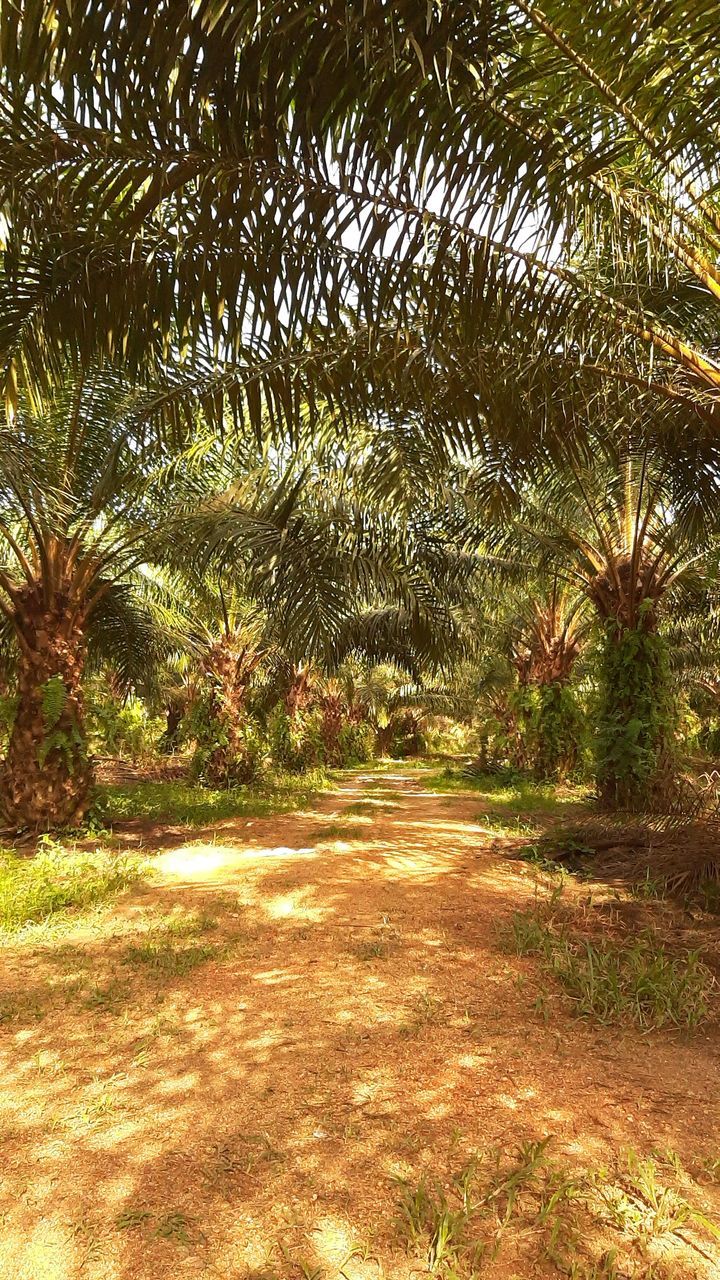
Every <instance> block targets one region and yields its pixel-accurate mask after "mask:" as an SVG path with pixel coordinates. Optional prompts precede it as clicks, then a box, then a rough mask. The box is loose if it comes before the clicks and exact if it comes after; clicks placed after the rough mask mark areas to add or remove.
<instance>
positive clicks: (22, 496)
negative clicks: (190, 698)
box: [0, 364, 302, 828]
mask: <svg viewBox="0 0 720 1280" xmlns="http://www.w3.org/2000/svg"><path fill="white" fill-rule="evenodd" d="M172 394H173V391H172V388H171V386H170V385H169V384H168V385H165V386H162V387H157V386H156V387H151V388H149V389H148V388H144V389H142V388H138V387H134V386H133V385H132V384H129V383H128V382H127V380H126V379H125V377H124V376H123V374H122V373H121V372H119V371H118V370H116V369H114V368H113V367H112V366H109V365H107V364H106V365H103V366H99V367H96V368H94V369H93V370H91V371H90V372H89V373H88V374H85V373H72V372H69V373H68V374H67V376H66V378H65V380H64V381H63V382H62V383H61V384H60V385H59V386H58V387H57V389H56V390H55V392H54V394H53V396H52V398H51V399H50V400H49V401H45V402H43V404H42V405H40V406H39V407H37V408H33V407H32V406H31V405H30V404H29V403H28V404H25V403H21V407H20V411H19V413H18V415H17V417H16V420H15V423H14V426H13V427H12V429H11V428H10V427H7V428H6V429H5V431H4V432H3V438H2V445H3V447H2V451H1V452H2V461H1V462H0V546H1V547H2V558H1V559H0V614H2V617H3V619H4V633H5V637H6V640H7V642H8V643H9V644H10V646H11V648H12V649H13V658H14V667H15V676H16V683H17V692H18V699H17V709H16V713H15V718H14V722H13V726H12V731H11V735H10V741H9V745H8V750H7V754H6V757H5V760H4V762H3V765H2V775H1V778H0V783H1V785H2V809H3V812H4V817H5V820H6V821H7V822H8V823H10V824H12V825H14V826H30V827H35V828H39V827H51V826H58V825H67V824H69V823H74V822H76V821H78V820H79V819H80V818H81V816H82V814H83V812H84V810H85V808H86V806H87V802H88V795H89V787H90V782H91V776H92V770H91V764H90V761H89V760H88V758H87V749H86V738H85V731H84V720H83V695H82V678H83V673H84V671H85V668H86V665H87V661H88V656H90V658H91V659H92V656H93V650H95V649H100V650H101V651H102V652H104V654H105V655H106V656H107V657H109V658H110V659H112V660H113V662H114V665H115V667H116V669H118V670H119V671H120V673H121V674H123V672H124V673H125V675H126V676H128V675H129V673H130V672H129V664H130V663H131V652H132V649H133V646H134V647H135V649H137V647H138V646H140V647H143V645H141V641H142V640H143V637H144V652H145V656H146V659H147V662H148V663H150V662H151V661H152V659H153V656H154V655H155V654H156V653H157V651H158V650H161V649H162V648H164V649H165V650H167V649H168V648H171V647H172V646H173V645H176V646H177V645H178V644H179V642H180V641H179V639H178V634H180V635H181V636H182V637H183V641H182V642H183V643H188V642H190V641H191V640H192V634H191V633H192V627H191V625H190V624H191V623H192V618H191V617H189V616H188V613H187V610H186V609H185V608H184V602H183V601H182V600H181V599H179V597H177V596H176V595H174V593H173V592H172V590H170V589H169V588H168V587H167V586H166V587H163V580H162V578H160V577H158V576H157V574H156V572H155V571H154V570H155V568H156V567H157V566H160V565H167V566H169V567H170V568H172V567H173V565H175V566H177V564H178V563H182V564H184V565H187V564H188V563H189V562H190V561H191V560H192V557H193V555H195V556H198V557H199V556H201V555H205V554H207V553H208V549H210V550H211V551H212V552H213V553H216V552H218V549H219V548H220V547H223V548H225V552H226V553H229V549H230V548H232V549H233V550H234V553H235V554H236V555H239V556H240V555H241V556H242V557H243V558H244V563H245V564H246V565H247V566H248V570H249V571H250V570H251V569H252V570H254V571H255V573H256V574H257V576H258V580H262V581H264V582H266V581H267V579H268V572H269V571H268V564H269V562H270V561H271V560H272V559H273V556H275V561H274V563H275V566H276V567H277V562H278V558H277V555H276V552H277V549H278V547H279V546H281V545H282V542H283V538H284V534H285V532H287V528H288V521H289V520H290V517H291V515H292V513H293V511H294V507H295V502H296V498H297V494H298V485H297V479H296V477H294V478H293V479H292V481H291V482H290V483H289V484H283V482H282V480H281V481H280V482H279V483H277V484H275V486H274V487H273V479H275V477H270V478H269V477H268V470H267V467H266V466H265V465H264V463H263V460H262V456H260V457H259V458H258V457H257V449H256V446H255V445H254V444H253V445H252V446H247V447H246V449H245V455H244V458H245V468H244V471H243V472H242V473H241V474H238V473H237V471H234V472H233V476H232V482H231V483H230V482H229V481H228V471H227V466H226V462H225V458H224V451H223V444H222V441H221V440H218V439H217V438H216V437H215V436H214V435H213V434H212V433H211V432H207V433H206V440H205V443H204V445H203V444H201V441H200V439H199V434H200V430H201V428H200V420H199V419H198V420H197V421H193V422H192V423H191V426H192V429H193V432H194V436H195V438H194V440H193V444H192V447H191V449H190V451H189V452H187V451H185V450H184V449H183V448H182V447H181V446H182V444H183V440H182V437H181V436H180V435H179V434H177V433H176V432H175V431H174V430H173V429H172V427H169V428H168V426H167V420H166V421H165V425H163V421H162V419H166V415H165V413H164V407H165V406H166V405H167V404H169V403H170V402H171V401H172ZM181 394H183V395H184V390H183V391H182V392H181ZM159 404H163V406H164V407H163V412H162V414H161V417H158V405H159ZM170 416H171V417H172V414H171V415H170ZM238 448H239V446H238ZM236 452H237V449H236ZM253 459H257V466H255V467H253V462H252V460H253ZM300 523H302V522H300ZM293 528H294V529H297V521H296V522H295V525H294V526H293ZM280 564H281V566H282V564H283V562H282V559H281V558H280ZM270 577H272V573H270ZM166 582H167V583H169V584H170V587H171V586H172V580H171V579H167V580H166ZM287 599H289V593H288V592H287V591H286V600H287ZM299 602H301V593H299V594H298V595H296V596H295V598H294V603H295V606H296V609H297V608H299V607H300V603H299ZM160 635H162V637H163V640H162V644H160V643H159V641H158V637H159V636H160ZM148 641H150V642H149V643H148Z"/></svg>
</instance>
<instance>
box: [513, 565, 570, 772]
mask: <svg viewBox="0 0 720 1280" xmlns="http://www.w3.org/2000/svg"><path fill="white" fill-rule="evenodd" d="M585 603H586V602H585V599H584V597H583V596H582V594H581V593H579V592H578V591H576V590H573V589H572V588H570V587H568V585H567V584H566V583H563V582H561V581H560V580H559V578H558V575H557V574H555V575H553V577H552V579H551V581H550V583H549V584H548V585H547V586H546V587H545V590H543V588H542V586H541V584H538V594H537V595H534V594H533V595H532V596H526V597H525V599H524V600H523V601H522V602H521V607H520V608H519V609H518V611H517V612H516V613H515V614H514V616H512V617H511V618H510V619H509V620H508V621H507V622H506V624H505V625H506V626H507V627H508V629H509V641H510V654H511V663H512V666H513V667H514V669H515V671H516V673H517V680H518V686H519V688H518V695H517V697H516V704H517V710H518V712H519V713H520V716H521V719H523V720H525V721H526V734H527V737H528V740H529V743H528V745H529V748H530V754H531V760H532V768H533V771H534V773H535V775H536V777H537V778H538V779H539V780H540V781H544V782H545V781H555V780H557V779H562V778H564V777H567V775H568V774H569V773H571V772H572V770H573V769H574V767H575V765H576V763H577V759H578V754H579V750H580V742H581V737H582V729H581V715H580V710H579V707H578V704H577V699H576V696H575V692H574V690H573V688H572V686H571V680H572V676H573V673H574V669H575V666H576V663H577V661H578V658H579V657H580V655H581V653H582V650H583V646H584V644H585V640H586V638H587V633H588V629H589V624H588V620H587V617H586V609H585V608H584V606H585Z"/></svg>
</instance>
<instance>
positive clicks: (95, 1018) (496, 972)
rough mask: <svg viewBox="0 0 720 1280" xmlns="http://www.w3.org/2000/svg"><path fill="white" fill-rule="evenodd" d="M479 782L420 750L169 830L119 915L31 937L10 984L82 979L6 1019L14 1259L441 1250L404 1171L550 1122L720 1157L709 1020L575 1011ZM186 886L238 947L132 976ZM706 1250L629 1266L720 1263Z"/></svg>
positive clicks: (573, 1156)
mask: <svg viewBox="0 0 720 1280" xmlns="http://www.w3.org/2000/svg"><path fill="white" fill-rule="evenodd" d="M479 807H480V806H479V804H478V801H477V800H474V799H473V798H471V797H470V798H468V797H463V796H434V795H429V794H427V793H425V792H424V791H423V789H422V777H421V775H419V774H418V775H411V774H410V775H408V774H407V773H401V774H398V775H392V774H376V775H372V774H370V773H368V774H367V775H362V776H354V777H353V778H352V779H351V780H350V781H348V782H347V783H345V784H343V785H342V787H341V788H340V789H339V790H338V791H337V792H335V793H330V794H326V795H324V796H323V797H322V798H321V800H320V801H319V803H318V806H317V808H316V810H315V811H314V812H313V813H311V814H304V815H290V816H286V817H281V818H273V819H256V820H247V821H246V820H243V821H241V822H238V823H231V822H228V823H224V824H221V825H220V826H218V827H217V828H216V829H215V831H214V834H213V835H211V833H201V834H200V835H199V836H198V833H197V832H194V833H192V837H191V839H190V840H188V836H187V833H185V835H184V837H183V836H182V835H180V834H178V835H177V836H176V837H175V839H174V840H170V841H167V840H164V841H163V844H164V845H165V847H164V848H163V851H162V852H161V853H160V854H158V856H157V859H156V864H157V877H156V878H155V879H154V881H153V883H152V885H151V886H149V887H148V888H146V889H144V890H142V891H137V892H133V893H131V894H130V895H129V896H126V897H124V898H123V899H121V900H120V902H119V903H118V904H117V909H116V911H115V912H114V913H113V914H112V916H109V915H108V914H104V915H103V914H100V915H99V916H98V919H97V921H95V922H94V923H91V925H90V926H88V927H86V928H85V929H84V930H78V931H77V932H76V933H75V934H72V933H71V934H69V935H67V936H65V937H63V938H62V939H60V940H55V941H49V942H47V943H46V944H41V945H38V946H37V947H35V948H34V950H33V952H32V955H30V956H28V953H27V951H24V952H23V951H21V950H20V949H19V948H18V949H17V950H16V951H15V952H14V953H11V954H10V956H9V962H8V968H7V985H8V989H14V988H17V987H18V984H20V985H24V986H26V987H27V988H28V989H30V988H32V987H33V984H36V983H37V984H40V983H42V982H52V981H59V979H58V976H57V975H58V974H60V975H62V980H63V982H64V984H65V985H64V987H63V990H64V991H65V998H64V999H63V1000H60V1001H55V1002H54V1003H53V1005H52V1007H51V1008H50V1010H49V1011H48V1012H47V1014H46V1016H44V1017H43V1018H42V1020H37V1021H34V1022H33V1021H31V1022H30V1023H29V1025H27V1026H23V1027H22V1028H20V1029H18V1028H17V1027H16V1026H15V1025H12V1024H10V1025H8V1026H6V1027H4V1028H2V1027H0V1033H1V1039H2V1050H3V1058H2V1072H3V1075H2V1080H3V1089H2V1097H1V1099H0V1125H1V1126H2V1128H1V1130H0V1131H1V1132H2V1136H3V1156H2V1158H3V1163H2V1167H1V1168H0V1276H2V1277H3V1280H5V1277H7V1280H44V1278H45V1277H52V1280H65V1278H68V1280H69V1278H70V1277H72V1278H73V1280H74V1278H75V1277H90V1278H91V1280H93V1278H95V1277H97V1278H98V1280H110V1278H112V1280H151V1278H152V1280H170V1278H171V1277H173V1278H174V1277H189V1278H192V1280H195V1278H196V1277H197V1278H200V1277H203V1278H205V1277H217V1276H222V1277H227V1280H231V1278H233V1277H239V1276H247V1275H248V1274H249V1273H261V1274H262V1275H263V1276H267V1277H270V1276H278V1275H286V1274H287V1275H294V1276H296V1277H302V1276H303V1275H304V1278H305V1280H319V1276H320V1275H321V1274H322V1276H324V1277H327V1278H328V1280H332V1277H334V1276H336V1275H338V1274H341V1275H343V1276H344V1277H346V1280H356V1277H357V1278H361V1277H368V1278H376V1277H380V1278H381V1280H382V1277H383V1276H388V1275H393V1276H394V1275H397V1276H402V1277H406V1276H409V1275H410V1274H413V1273H417V1272H418V1270H419V1271H422V1270H423V1265H422V1263H419V1262H418V1257H417V1256H415V1257H413V1256H408V1255H407V1254H406V1253H405V1252H404V1251H403V1249H402V1247H401V1245H400V1243H399V1238H398V1227H397V1222H396V1216H397V1202H398V1195H399V1190H398V1184H397V1181H396V1180H397V1179H398V1178H405V1179H407V1180H408V1181H409V1182H411V1183H412V1184H413V1185H416V1184H417V1183H418V1181H419V1180H420V1178H421V1177H422V1175H423V1173H426V1174H427V1175H428V1176H429V1177H430V1178H436V1177H437V1178H440V1179H445V1178H446V1177H447V1175H448V1171H449V1170H450V1169H452V1167H453V1161H454V1160H456V1157H459V1155H460V1154H462V1153H465V1155H466V1154H467V1153H468V1152H471V1151H474V1150H479V1151H487V1150H489V1149H491V1148H495V1147H497V1148H501V1149H503V1150H504V1151H508V1150H511V1149H512V1148H513V1147H514V1146H515V1145H516V1144H518V1143H519V1142H522V1141H526V1140H536V1139H540V1138H545V1137H547V1136H549V1135H552V1150H553V1152H554V1153H555V1156H556V1157H557V1159H558V1160H562V1161H563V1162H567V1163H569V1164H571V1165H573V1166H574V1165H577V1164H581V1165H583V1166H588V1167H589V1166H593V1167H595V1166H600V1165H602V1164H607V1163H608V1162H609V1161H610V1160H612V1159H614V1158H615V1157H616V1156H617V1155H618V1153H621V1152H623V1151H624V1150H627V1149H628V1148H632V1149H634V1150H635V1151H636V1152H638V1153H640V1154H644V1155H647V1154H649V1153H650V1152H652V1151H653V1150H657V1149H660V1150H665V1149H667V1148H671V1149H672V1151H673V1152H674V1153H675V1154H676V1157H677V1158H678V1159H679V1161H680V1162H681V1163H682V1165H683V1166H684V1168H685V1169H689V1170H694V1169H697V1168H698V1167H699V1165H700V1162H701V1161H702V1160H703V1159H710V1160H711V1159H713V1158H717V1157H718V1156H720V1126H719V1125H718V1118H719V1116H718V1111H719V1099H720V1061H719V1059H718V1053H717V1037H716V1034H715V1031H714V1030H713V1032H712V1035H704V1034H702V1033H701V1034H697V1035H694V1036H693V1037H692V1039H691V1040H688V1039H685V1040H684V1039H683V1038H682V1037H681V1036H679V1035H675V1034H669V1033H668V1034H665V1033H656V1034H654V1035H652V1036H651V1037H647V1036H646V1037H644V1036H642V1035H640V1034H639V1033H636V1032H635V1031H633V1030H621V1031H618V1029H617V1028H598V1027H594V1026H590V1025H588V1024H585V1023H580V1022H577V1021H574V1020H572V1019H571V1018H570V1017H569V1014H568V1012H567V1010H566V1009H565V1008H564V1006H563V1003H562V1000H561V998H560V997H559V996H556V995H555V993H554V991H553V990H544V989H542V988H539V987H538V969H537V965H536V964H535V962H533V961H529V960H523V959H518V958H516V957H515V956H514V955H511V954H509V953H508V951H507V950H505V949H504V948H503V945H502V942H501V937H500V934H501V931H502V926H503V923H504V922H507V921H508V920H509V918H510V916H511V914H512V912H513V911H514V910H516V909H517V908H518V907H521V906H523V905H525V904H527V903H528V902H529V901H530V900H531V898H532V894H533V881H532V876H531V874H530V873H529V870H528V869H527V868H524V867H522V866H520V865H518V864H516V863H512V862H510V861H508V860H507V859H505V858H503V857H502V856H501V854H500V853H498V852H497V851H493V849H492V847H491V846H492V841H491V840H489V839H488V836H487V834H486V833H485V834H484V833H483V831H482V828H481V827H480V826H479V825H478V823H477V815H478V810H479ZM354 809H356V810H357V811H356V812H353V810H354ZM147 836H148V833H147V832H145V838H146V840H147ZM168 846H169V847H168ZM178 906H182V907H184V908H187V909H188V910H194V911H198V910H199V911H207V912H211V913H213V912H214V913H215V914H216V915H217V916H218V918H220V921H221V931H222V937H223V938H225V937H227V939H228V946H227V949H226V950H223V951H222V952H219V953H218V955H217V957H215V958H210V959H208V960H207V962H206V963H203V964H199V965H198V966H197V967H196V968H193V969H192V971H191V972H189V973H187V974H186V975H185V976H183V975H180V976H176V977H174V978H173V979H172V981H165V982H158V981H149V980H145V979H144V978H141V979H136V975H131V981H130V985H129V989H128V991H126V992H125V993H124V994H123V991H122V990H120V991H119V992H118V993H116V994H117V999H113V996H112V990H113V988H112V983H113V982H115V983H116V984H117V983H120V984H121V986H122V983H123V982H126V980H127V979H126V976H125V975H126V972H127V969H126V968H123V964H122V963H121V961H120V960H119V959H118V956H119V954H120V952H119V948H120V947H121V945H122V944H124V943H127V939H128V936H129V935H131V934H132V931H133V930H134V929H137V928H140V927H145V926H146V923H147V921H148V919H149V920H150V921H151V922H152V920H154V919H155V918H156V917H157V916H158V914H162V912H167V911H170V910H171V909H173V908H176V907H178ZM208 936H209V937H212V936H213V935H208ZM73 966H74V967H73ZM76 972H77V973H79V974H81V979H78V983H79V985H78V987H77V991H78V992H79V993H80V996H82V998H80V996H78V999H77V1000H76V1001H75V1003H73V1001H72V998H71V997H72V981H73V974H75V973H76ZM89 973H90V974H91V975H92V976H93V977H94V979H95V980H96V981H97V983H99V986H98V988H97V990H99V991H101V992H102V991H104V990H105V987H104V986H103V983H104V984H106V985H107V989H108V990H109V992H110V994H109V995H108V997H107V1000H106V1001H104V1000H103V999H102V998H101V996H98V997H97V999H96V1000H95V1002H94V1003H93V1000H92V999H87V998H86V995H85V994H83V993H86V991H87V981H88V980H89V979H88V974H89ZM53 975H54V976H53ZM138 981H141V982H142V984H143V985H141V986H138ZM83 983H85V985H83ZM68 991H70V996H68V995H67V992H68ZM538 996H540V999H538ZM698 1194H699V1195H701V1196H702V1197H703V1201H702V1203H703V1205H704V1207H705V1208H706V1209H707V1210H708V1211H713V1210H715V1211H717V1210H718V1209H720V1202H718V1198H717V1193H716V1190H715V1189H714V1188H713V1187H712V1186H703V1187H702V1188H700V1189H699V1190H698ZM675 1243H677V1242H675ZM535 1245H536V1240H535V1236H534V1235H533V1233H532V1232H528V1231H525V1232H523V1231H518V1232H517V1233H516V1234H515V1235H514V1236H513V1238H512V1239H510V1240H508V1241H507V1242H506V1243H504V1244H503V1248H502V1250H501V1251H500V1253H499V1254H498V1256H497V1257H496V1258H495V1259H493V1258H491V1257H489V1258H488V1259H487V1260H486V1261H485V1262H484V1263H483V1268H484V1269H483V1270H482V1271H481V1272H480V1274H481V1275H482V1276H487V1277H489V1278H490V1280H496V1278H500V1277H502V1280H510V1278H511V1277H517V1280H526V1277H530V1276H546V1275H547V1276H558V1275H560V1274H561V1272H560V1271H559V1270H557V1269H555V1268H554V1267H553V1265H552V1264H551V1262H550V1261H548V1260H547V1259H545V1260H540V1261H538V1259H537V1250H536V1248H535ZM673 1247H674V1245H673ZM668 1248H669V1246H668ZM708 1256H710V1255H708ZM698 1257H699V1258H700V1260H699V1261H697V1260H696V1261H697V1267H698V1269H697V1270H692V1271H691V1270H689V1269H688V1265H689V1264H685V1263H682V1262H679V1263H678V1264H677V1265H678V1266H679V1267H680V1269H679V1270H677V1271H673V1270H667V1271H662V1270H659V1271H656V1272H649V1271H648V1272H643V1271H641V1270H638V1271H637V1272H634V1273H628V1274H637V1275H638V1276H645V1275H646V1274H647V1275H648V1276H649V1275H650V1274H653V1275H657V1276H658V1277H660V1276H661V1275H662V1276H665V1275H668V1276H673V1277H674V1276H675V1275H677V1277H678V1278H679V1277H680V1276H682V1277H683V1278H684V1277H685V1276H691V1275H694V1274H697V1275H703V1276H711V1275H714V1274H718V1273H717V1272H716V1271H715V1270H714V1269H713V1268H714V1264H711V1263H707V1265H706V1264H705V1263H703V1261H702V1258H701V1256H700V1255H698ZM663 1258H664V1259H665V1261H663V1263H662V1265H663V1266H668V1267H671V1266H672V1265H673V1258H672V1248H669V1252H668V1251H667V1250H666V1254H663ZM693 1266H695V1263H693ZM703 1268H705V1269H703ZM586 1274H587V1275H590V1274H591V1273H590V1272H589V1271H588V1272H587V1273H586V1272H580V1271H578V1272H577V1275H578V1276H583V1277H584V1276H585V1275H586ZM592 1274H597V1275H598V1276H603V1277H604V1276H605V1275H607V1276H608V1277H609V1276H610V1275H611V1274H616V1275H617V1276H618V1280H620V1277H622V1276H624V1275H625V1274H626V1273H625V1272H617V1273H612V1272H611V1271H609V1270H608V1271H607V1272H605V1271H603V1272H597V1273H592Z"/></svg>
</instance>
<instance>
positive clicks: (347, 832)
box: [314, 821, 368, 844]
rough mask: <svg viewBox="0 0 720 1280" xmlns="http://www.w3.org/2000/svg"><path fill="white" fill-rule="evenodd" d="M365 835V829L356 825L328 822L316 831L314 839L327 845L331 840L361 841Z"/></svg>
mask: <svg viewBox="0 0 720 1280" xmlns="http://www.w3.org/2000/svg"><path fill="white" fill-rule="evenodd" d="M367 834H368V833H367V828H365V827H360V826H358V824H357V823H352V822H343V821H340V822H328V823H327V825H326V826H324V827H320V828H319V829H318V831H317V832H316V833H315V835H314V839H316V840H318V841H319V842H320V843H321V844H328V843H329V842H330V841H332V840H362V838H363V836H366V835H367Z"/></svg>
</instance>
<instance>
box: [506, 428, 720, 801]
mask: <svg viewBox="0 0 720 1280" xmlns="http://www.w3.org/2000/svg"><path fill="white" fill-rule="evenodd" d="M717 490H718V476H717V471H716V469H715V468H714V466H713V465H709V466H707V467H706V468H705V469H704V470H703V469H702V468H700V467H698V466H690V467H688V468H686V469H683V468H682V467H680V466H679V465H678V463H677V459H676V458H672V459H668V458H665V459H663V458H662V455H661V454H660V453H659V452H658V451H657V450H656V451H653V450H652V449H651V448H650V446H648V445H645V446H638V445H637V443H636V442H633V441H632V440H627V439H625V440H621V441H620V442H618V443H613V441H612V438H611V437H609V436H608V437H606V438H605V439H604V440H601V439H600V440H596V441H595V445H594V450H593V453H592V456H588V457H586V458H585V459H584V460H583V462H582V463H580V462H579V461H576V463H575V464H573V463H571V462H570V461H569V462H568V465H567V466H566V467H565V468H564V469H562V470H560V469H558V468H553V469H551V470H548V471H547V472H546V473H545V475H544V476H543V475H539V476H536V477H535V479H534V481H533V483H532V484H530V485H529V486H528V488H527V489H526V490H525V491H524V492H522V493H520V492H519V493H518V503H519V506H520V509H521V516H520V528H519V529H518V533H517V535H516V536H517V537H519V538H521V539H522V538H524V539H525V547H526V550H527V551H528V553H529V554H531V551H530V548H531V547H532V546H535V548H536V549H537V550H539V551H540V552H541V554H542V556H543V558H544V559H545V561H546V563H549V564H551V565H553V566H554V569H555V572H557V573H558V575H560V576H561V577H562V578H564V580H565V581H566V582H567V583H568V584H569V585H571V587H572V589H573V590H574V591H579V592H580V593H582V594H583V595H584V596H585V598H586V600H587V602H588V604H589V606H590V607H591V609H592V612H593V614H594V617H595V619H596V622H597V625H598V627H599V629H600V632H601V637H602V661H601V706H600V710H599V731H598V737H597V752H598V785H599V790H600V794H601V797H602V799H603V800H604V801H605V803H607V804H608V805H620V806H623V807H632V806H637V805H641V804H644V803H647V802H648V801H649V800H652V799H653V797H655V798H657V796H658V794H659V792H660V791H661V790H662V787H663V786H664V785H665V784H666V783H667V781H668V777H667V771H668V770H669V769H670V768H671V766H672V749H673V741H674V737H675V721H674V711H673V700H672V696H671V689H670V657H671V654H670V652H669V647H668V639H667V637H666V635H665V634H664V630H665V629H666V624H667V622H668V620H669V618H670V616H671V603H672V602H673V601H676V602H677V601H678V600H683V599H685V600H687V599H692V598H695V599H696V600H697V599H698V598H699V597H702V595H703V593H704V592H706V591H707V588H708V584H709V577H708V569H709V565H710V556H711V553H712V549H713V545H714V539H713V534H714V528H715V525H716V520H717V497H718V496H720V495H718V492H717ZM664 771H665V776H664Z"/></svg>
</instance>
